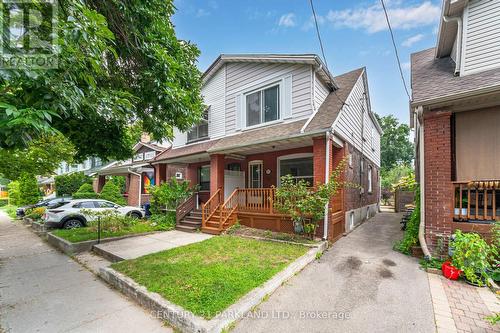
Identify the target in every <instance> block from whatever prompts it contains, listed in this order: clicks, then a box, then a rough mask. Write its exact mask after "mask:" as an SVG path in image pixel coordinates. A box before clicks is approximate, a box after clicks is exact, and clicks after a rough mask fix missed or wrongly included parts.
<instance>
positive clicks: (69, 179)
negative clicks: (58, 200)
mask: <svg viewBox="0 0 500 333" xmlns="http://www.w3.org/2000/svg"><path fill="white" fill-rule="evenodd" d="M83 184H92V178H90V177H89V176H86V175H85V174H84V173H83V172H74V173H69V174H66V175H60V176H56V177H55V186H56V193H57V196H58V197H66V196H70V195H72V194H73V193H75V192H77V191H78V189H79V188H80V186H82V185H83Z"/></svg>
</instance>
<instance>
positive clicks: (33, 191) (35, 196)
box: [19, 174, 42, 205]
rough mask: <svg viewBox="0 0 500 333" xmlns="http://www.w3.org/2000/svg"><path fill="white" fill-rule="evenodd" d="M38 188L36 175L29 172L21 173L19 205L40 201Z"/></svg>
mask: <svg viewBox="0 0 500 333" xmlns="http://www.w3.org/2000/svg"><path fill="white" fill-rule="evenodd" d="M41 197H42V196H41V193H40V188H39V187H38V182H37V181H36V177H35V176H34V175H30V174H23V175H22V176H21V178H20V179H19V199H20V200H19V203H20V204H21V205H31V204H35V203H37V202H38V201H40V198H41Z"/></svg>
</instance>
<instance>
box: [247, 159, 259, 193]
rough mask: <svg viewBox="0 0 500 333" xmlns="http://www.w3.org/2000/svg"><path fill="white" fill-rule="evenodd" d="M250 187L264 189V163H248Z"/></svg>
mask: <svg viewBox="0 0 500 333" xmlns="http://www.w3.org/2000/svg"><path fill="white" fill-rule="evenodd" d="M248 187H250V188H262V161H251V162H250V163H248Z"/></svg>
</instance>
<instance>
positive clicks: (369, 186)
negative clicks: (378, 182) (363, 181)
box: [368, 166, 373, 193]
mask: <svg viewBox="0 0 500 333" xmlns="http://www.w3.org/2000/svg"><path fill="white" fill-rule="evenodd" d="M372 176H373V169H372V167H371V166H369V167H368V193H372V191H373V188H372V186H373V184H372Z"/></svg>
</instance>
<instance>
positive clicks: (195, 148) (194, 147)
mask: <svg viewBox="0 0 500 333" xmlns="http://www.w3.org/2000/svg"><path fill="white" fill-rule="evenodd" d="M218 141H219V140H218V139H215V140H209V141H201V142H199V143H192V144H188V145H185V146H181V147H178V148H171V149H169V150H166V151H164V152H163V153H161V154H160V155H158V156H156V158H155V159H154V161H155V162H157V161H161V160H167V159H171V158H176V157H182V156H187V155H193V154H200V153H206V152H207V150H208V149H210V148H211V147H212V146H214V145H215V144H216V143H217V142H218Z"/></svg>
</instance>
